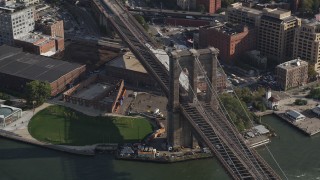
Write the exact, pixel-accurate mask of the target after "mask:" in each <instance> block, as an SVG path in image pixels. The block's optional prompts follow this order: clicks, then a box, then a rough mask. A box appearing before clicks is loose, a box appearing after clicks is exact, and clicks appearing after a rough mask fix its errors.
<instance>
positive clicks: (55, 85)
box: [50, 65, 86, 96]
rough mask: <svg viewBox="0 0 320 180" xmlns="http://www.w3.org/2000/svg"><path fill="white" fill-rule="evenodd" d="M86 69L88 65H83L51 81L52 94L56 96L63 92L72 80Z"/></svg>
mask: <svg viewBox="0 0 320 180" xmlns="http://www.w3.org/2000/svg"><path fill="white" fill-rule="evenodd" d="M85 71H86V66H85V65H83V66H81V67H79V68H78V69H75V70H73V71H71V72H69V73H67V74H65V75H64V76H62V77H60V78H59V79H57V80H56V81H54V82H52V83H50V86H51V96H55V95H57V94H59V93H61V92H62V91H63V90H65V89H66V85H67V84H69V83H70V82H72V81H73V80H74V79H76V78H78V77H79V76H80V75H82V74H83V73H84V72H85Z"/></svg>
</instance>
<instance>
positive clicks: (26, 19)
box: [0, 4, 34, 45]
mask: <svg viewBox="0 0 320 180" xmlns="http://www.w3.org/2000/svg"><path fill="white" fill-rule="evenodd" d="M0 24H1V26H0V45H2V44H8V45H12V44H13V43H14V41H13V40H14V39H17V38H21V37H23V36H25V35H27V34H28V33H29V32H30V31H33V30H34V7H25V6H24V5H21V4H10V5H7V6H2V7H0Z"/></svg>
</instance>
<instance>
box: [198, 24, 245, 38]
mask: <svg viewBox="0 0 320 180" xmlns="http://www.w3.org/2000/svg"><path fill="white" fill-rule="evenodd" d="M201 28H203V29H215V30H216V31H218V32H221V33H223V34H227V35H229V36H233V35H236V34H238V33H242V32H244V31H246V29H245V28H247V26H243V25H238V24H231V23H218V24H216V25H214V26H203V27H201Z"/></svg>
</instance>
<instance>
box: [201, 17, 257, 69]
mask: <svg viewBox="0 0 320 180" xmlns="http://www.w3.org/2000/svg"><path fill="white" fill-rule="evenodd" d="M208 46H213V47H215V48H217V49H219V57H220V59H221V60H223V61H225V62H226V63H229V64H234V60H235V59H236V58H238V57H239V55H241V54H242V53H244V52H246V51H249V50H253V49H255V48H256V30H255V29H250V28H248V27H247V26H243V25H232V24H223V23H218V24H217V25H215V26H205V27H201V28H200V30H199V48H207V47H208Z"/></svg>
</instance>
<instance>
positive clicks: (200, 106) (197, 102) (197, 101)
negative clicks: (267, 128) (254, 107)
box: [177, 61, 241, 176]
mask: <svg viewBox="0 0 320 180" xmlns="http://www.w3.org/2000/svg"><path fill="white" fill-rule="evenodd" d="M177 62H178V63H177V64H178V66H179V68H180V70H181V72H183V69H182V67H181V65H180V63H179V61H177ZM188 84H189V86H190V83H188ZM190 89H191V91H192V93H193V95H194V98H195V100H196V104H197V105H198V106H197V107H199V108H200V109H201V110H202V111H203V112H205V110H204V109H203V107H202V105H201V104H200V103H199V100H198V98H197V95H196V93H195V92H194V91H193V89H192V87H191V86H190ZM209 125H211V124H210V123H209ZM217 138H218V139H219V141H220V142H223V141H222V140H221V139H220V137H219V136H217ZM221 146H222V147H223V150H224V151H225V153H226V154H227V156H228V158H229V160H230V161H231V162H232V165H233V167H234V168H235V169H236V171H237V173H238V175H239V176H241V173H240V172H239V171H238V168H237V167H236V165H235V164H234V162H233V160H232V159H231V157H230V156H229V154H228V152H227V150H226V149H225V147H224V144H223V143H221Z"/></svg>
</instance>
